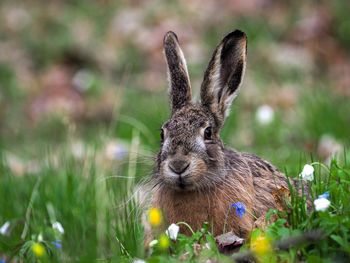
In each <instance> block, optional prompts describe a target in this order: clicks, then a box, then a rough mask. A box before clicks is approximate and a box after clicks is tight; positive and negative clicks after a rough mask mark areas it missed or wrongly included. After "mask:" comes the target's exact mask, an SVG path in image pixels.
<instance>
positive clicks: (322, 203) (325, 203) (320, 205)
mask: <svg viewBox="0 0 350 263" xmlns="http://www.w3.org/2000/svg"><path fill="white" fill-rule="evenodd" d="M330 204H331V202H330V201H329V200H328V199H326V198H324V197H321V198H317V199H316V200H315V201H314V205H315V209H316V211H325V210H326V209H327V208H328V207H329V205H330Z"/></svg>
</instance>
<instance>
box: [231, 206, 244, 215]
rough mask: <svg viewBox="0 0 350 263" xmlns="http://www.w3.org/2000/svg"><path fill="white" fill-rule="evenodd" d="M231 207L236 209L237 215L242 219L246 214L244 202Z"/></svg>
mask: <svg viewBox="0 0 350 263" xmlns="http://www.w3.org/2000/svg"><path fill="white" fill-rule="evenodd" d="M231 207H233V208H235V209H236V215H237V216H239V217H240V218H242V217H243V215H244V214H245V205H244V204H243V203H242V202H236V203H234V204H232V205H231Z"/></svg>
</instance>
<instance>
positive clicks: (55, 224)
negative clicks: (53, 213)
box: [52, 221, 64, 234]
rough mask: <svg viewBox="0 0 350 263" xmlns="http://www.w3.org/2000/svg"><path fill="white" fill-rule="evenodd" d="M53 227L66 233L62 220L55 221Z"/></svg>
mask: <svg viewBox="0 0 350 263" xmlns="http://www.w3.org/2000/svg"><path fill="white" fill-rule="evenodd" d="M52 228H53V229H56V230H57V231H58V232H60V233H61V234H64V228H63V226H62V225H61V223H60V222H58V221H56V222H55V223H52Z"/></svg>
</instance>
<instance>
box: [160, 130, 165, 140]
mask: <svg viewBox="0 0 350 263" xmlns="http://www.w3.org/2000/svg"><path fill="white" fill-rule="evenodd" d="M160 140H161V141H162V142H163V141H164V130H163V129H161V130H160Z"/></svg>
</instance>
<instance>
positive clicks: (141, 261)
mask: <svg viewBox="0 0 350 263" xmlns="http://www.w3.org/2000/svg"><path fill="white" fill-rule="evenodd" d="M133 263H146V261H144V260H143V259H139V258H135V259H134V261H133Z"/></svg>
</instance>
